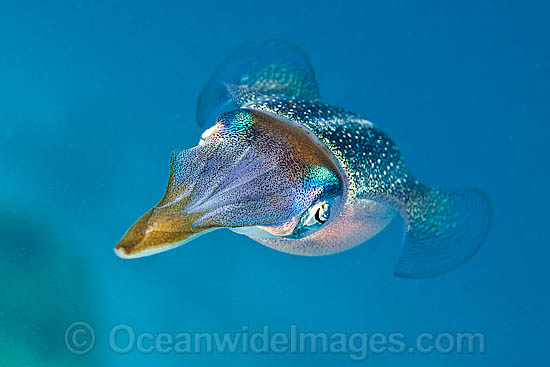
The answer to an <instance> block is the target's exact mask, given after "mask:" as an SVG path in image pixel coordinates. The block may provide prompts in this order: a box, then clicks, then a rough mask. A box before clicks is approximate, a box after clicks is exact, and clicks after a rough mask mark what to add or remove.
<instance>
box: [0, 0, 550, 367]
mask: <svg viewBox="0 0 550 367" xmlns="http://www.w3.org/2000/svg"><path fill="white" fill-rule="evenodd" d="M549 15H550V13H549V7H548V4H547V3H546V2H542V1H529V2H519V1H518V2H514V1H499V2H491V1H444V2H443V1H424V2H402V1H368V2H323V1H304V2H298V1H277V2H263V3H260V2H255V1H231V2H219V3H213V2H212V3H211V2H208V1H199V2H180V1H173V2H170V1H160V2H145V1H84V0H79V1H76V0H75V1H51V2H46V1H12V0H4V1H2V2H1V3H0V168H1V174H0V217H1V218H3V222H4V223H3V224H2V225H0V230H1V231H2V232H3V233H0V277H1V278H0V279H2V283H3V284H4V285H3V286H2V289H0V338H3V340H8V341H9V342H10V343H11V344H9V345H16V346H18V348H21V350H22V351H21V352H20V354H19V357H17V355H16V356H13V355H10V356H9V357H8V354H5V355H4V356H3V357H2V356H1V355H0V365H1V364H2V363H4V364H5V365H10V364H11V365H16V363H23V362H21V361H27V362H25V363H27V364H25V365H29V366H35V365H39V364H38V361H45V362H47V365H51V366H57V365H59V366H61V365H63V366H64V365H68V366H69V365H70V366H77V365H100V366H133V367H138V366H211V365H223V366H233V365H235V366H280V365H284V366H310V365H311V366H316V367H321V366H344V365H369V366H396V365H397V366H423V367H427V366H442V365H445V366H464V365H466V364H467V365H468V366H470V367H474V366H497V365H498V366H520V365H523V366H529V365H533V366H534V365H543V364H544V363H545V362H546V361H547V350H548V338H547V336H548V330H549V327H550V322H549V319H550V318H549V316H548V310H549V309H550V304H549V293H550V292H549V291H550V289H549V285H548V283H549V282H548V280H549V279H550V266H549V265H550V261H549V255H550V250H549V248H550V246H549V215H548V208H549V207H550V200H549V195H548V188H549V187H550V173H549V167H548V162H547V161H548V157H549V156H550V154H549V148H548V146H549V139H550V128H549V126H548V124H549V118H550V103H549V92H550V90H549V89H550V88H549V86H550V72H549V56H550V50H549V46H548V44H549V43H548V37H549V36H550V29H549V26H548V16H549ZM265 38H280V39H285V40H289V41H292V42H294V43H296V44H298V45H299V46H301V47H302V48H303V49H304V50H305V51H306V52H307V54H308V55H309V56H310V58H311V61H312V64H313V66H314V68H315V71H316V75H317V79H318V81H319V84H320V87H321V92H322V94H323V97H324V99H325V101H327V102H328V103H331V104H334V105H338V106H342V107H345V108H348V109H350V110H353V111H356V112H358V113H361V114H362V115H363V116H364V117H366V118H367V119H369V120H371V121H373V122H374V123H376V124H377V125H378V126H379V127H381V128H382V129H383V130H385V131H386V132H388V133H389V135H390V136H391V137H392V138H393V139H394V140H395V141H396V142H397V143H398V145H399V147H400V149H401V150H402V152H403V154H404V156H405V159H406V160H407V162H408V165H409V166H410V168H411V170H412V171H413V172H414V174H415V175H416V176H417V177H419V178H420V179H421V180H423V181H424V182H426V183H429V184H432V185H437V186H443V187H463V186H476V187H479V188H482V189H484V190H485V191H486V192H487V193H488V194H489V196H490V197H491V199H492V201H493V206H494V225H493V228H492V231H491V233H490V235H489V238H488V240H487V242H486V243H485V245H484V246H483V247H482V249H481V250H480V252H479V253H478V254H477V255H475V256H474V258H472V259H471V261H469V262H468V263H467V264H465V265H464V266H462V267H461V268H459V269H457V270H455V271H453V272H451V273H449V274H447V275H444V276H441V277H438V278H435V279H428V280H408V279H400V278H396V277H394V276H393V274H392V271H393V267H394V264H395V262H396V260H397V257H398V255H399V244H400V241H401V236H402V226H403V222H402V221H399V220H396V221H395V222H393V223H392V224H391V225H390V226H389V227H388V228H387V229H386V230H385V231H384V232H383V233H381V234H380V235H379V236H377V237H376V238H375V239H373V240H372V241H370V242H368V243H367V244H364V245H362V246H359V247H357V248H355V249H353V250H351V251H347V252H345V253H342V254H339V255H335V256H328V257H320V258H304V257H298V256H291V255H287V254H283V253H279V252H276V251H273V250H271V249H269V248H267V247H263V246H261V245H259V244H257V243H255V242H253V241H251V240H249V239H247V238H246V237H244V236H239V235H237V234H235V233H232V232H230V231H227V230H221V231H216V232H213V233H210V234H208V235H206V236H203V237H201V238H200V239H197V240H196V241H193V242H191V243H189V244H188V245H186V246H184V247H181V248H178V249H176V250H173V251H170V252H167V253H163V254H160V255H157V256H152V257H148V258H143V259H140V260H135V261H125V260H121V259H119V258H117V257H116V256H115V255H114V254H113V251H112V249H113V247H114V245H115V244H116V242H117V241H118V240H119V238H120V237H121V236H122V235H123V233H124V232H125V230H126V229H127V228H128V227H129V226H130V225H131V224H132V223H133V221H134V220H135V219H137V217H139V216H140V215H141V214H143V213H144V212H145V211H147V210H148V209H149V208H150V207H151V206H152V205H154V204H155V203H156V202H157V201H158V200H159V199H160V198H161V196H162V194H163V192H164V189H165V185H166V182H167V179H168V173H169V167H168V163H169V157H170V152H171V151H172V150H174V149H177V148H188V147H191V146H193V145H195V144H196V143H197V142H198V138H199V136H200V134H201V132H202V131H201V129H200V128H199V127H198V126H197V125H196V123H195V106H196V100H197V97H198V94H199V92H200V90H201V88H202V87H203V85H204V84H205V83H206V81H207V80H208V78H209V77H210V75H211V73H212V71H213V70H214V69H215V67H216V66H217V65H218V63H219V62H220V61H221V60H222V59H223V57H225V56H226V55H227V54H228V53H229V52H231V51H233V50H234V49H235V48H237V47H238V46H239V45H241V44H242V43H244V42H246V41H250V40H261V39H265ZM80 320H82V321H86V322H87V323H89V324H90V325H92V326H93V327H94V328H95V333H96V336H97V340H96V345H95V348H94V349H93V350H92V351H91V352H90V353H89V354H88V355H86V356H83V357H80V356H73V355H71V354H70V353H69V352H68V351H67V350H66V348H65V345H64V341H63V335H64V332H65V328H66V327H67V326H68V325H69V324H70V323H72V322H74V321H80ZM121 323H124V324H128V325H130V326H132V327H133V328H134V329H135V330H136V332H144V331H147V332H152V333H157V334H158V333H160V332H168V333H172V334H174V333H177V332H185V331H190V332H192V331H197V332H219V333H224V332H238V331H240V330H241V327H242V325H248V326H249V328H250V329H251V330H261V328H262V327H263V326H264V325H269V327H270V328H271V330H272V331H274V332H275V331H283V332H285V331H287V330H288V328H289V325H292V324H295V325H297V326H298V328H299V329H300V330H304V331H311V332H326V333H331V332H346V333H351V332H354V331H363V332H368V333H374V332H382V333H386V334H389V333H392V332H400V333H404V334H405V335H407V337H408V338H411V339H413V338H414V337H415V336H416V335H417V334H418V333H421V332H430V333H440V332H450V333H455V332H458V331H470V332H481V333H483V334H484V335H485V338H486V351H485V353H484V354H479V353H476V354H473V355H469V354H457V353H449V354H438V353H433V354H427V355H425V354H418V353H416V354H408V353H403V354H397V355H396V354H391V353H383V354H380V355H376V354H370V355H369V357H368V359H367V360H366V361H363V362H354V361H352V360H350V358H349V357H348V356H347V355H342V354H319V353H297V354H290V353H287V354H276V353H271V354H254V353H225V354H216V353H212V354H209V353H202V354H196V355H176V354H174V353H169V354H167V355H164V354H161V353H157V352H154V353H151V354H141V353H138V352H132V353H129V354H117V353H115V352H113V351H112V350H110V349H109V346H108V335H109V331H110V330H111V328H112V327H113V326H114V325H117V324H121ZM2 335H3V336H2ZM0 340H2V339H0ZM6 345H7V344H6ZM14 353H15V352H14ZM18 353H19V352H18ZM8 358H10V361H11V362H9V361H8ZM14 361H19V362H14ZM29 361H30V362H29ZM33 361H34V362H33ZM21 365H23V364H21Z"/></svg>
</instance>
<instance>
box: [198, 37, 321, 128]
mask: <svg viewBox="0 0 550 367" xmlns="http://www.w3.org/2000/svg"><path fill="white" fill-rule="evenodd" d="M273 94H276V95H284V96H287V97H295V98H301V99H307V100H309V101H314V102H318V101H320V100H321V95H320V93H319V88H318V86H317V82H316V81H315V75H314V73H313V69H312V67H311V64H310V62H309V60H308V58H307V56H305V54H303V52H302V51H301V50H300V49H299V48H298V47H296V46H294V45H292V44H290V43H287V42H284V41H277V40H269V41H263V42H251V43H248V44H246V45H244V46H242V47H241V48H240V49H238V50H237V51H236V52H234V53H233V54H231V55H230V56H229V57H228V58H227V59H226V60H225V61H224V62H223V63H222V64H221V66H220V67H219V68H218V70H217V71H216V72H215V73H214V75H213V76H212V78H211V80H210V81H209V82H208V84H207V85H206V86H205V87H204V89H203V90H202V92H201V95H200V97H199V101H198V104H197V122H198V123H199V125H200V126H204V125H205V124H213V123H214V122H215V121H216V118H217V117H218V116H219V115H220V114H221V113H223V112H227V111H230V110H234V109H238V108H240V107H242V106H243V105H244V104H246V103H248V102H253V101H254V100H255V99H257V98H259V97H261V96H265V95H273Z"/></svg>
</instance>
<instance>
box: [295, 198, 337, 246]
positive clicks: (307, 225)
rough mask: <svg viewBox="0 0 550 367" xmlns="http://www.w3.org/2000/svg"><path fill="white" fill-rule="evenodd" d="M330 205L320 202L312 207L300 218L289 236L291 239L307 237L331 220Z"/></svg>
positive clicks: (326, 202)
mask: <svg viewBox="0 0 550 367" xmlns="http://www.w3.org/2000/svg"><path fill="white" fill-rule="evenodd" d="M329 216H330V203H329V202H328V201H320V202H318V203H316V204H315V205H312V206H311V207H310V208H309V209H308V210H306V211H305V213H304V214H303V215H302V217H301V218H300V222H299V223H298V225H297V226H296V228H295V229H294V231H293V232H292V234H291V235H290V236H289V237H290V238H301V237H305V236H307V235H309V234H311V233H313V232H315V231H317V230H318V229H320V228H321V227H322V226H323V225H324V224H325V223H326V222H327V221H328V219H329Z"/></svg>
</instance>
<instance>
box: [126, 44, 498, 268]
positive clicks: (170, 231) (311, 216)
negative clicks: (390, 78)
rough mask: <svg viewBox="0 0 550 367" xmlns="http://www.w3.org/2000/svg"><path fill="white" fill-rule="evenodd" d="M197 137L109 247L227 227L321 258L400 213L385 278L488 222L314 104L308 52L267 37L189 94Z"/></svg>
mask: <svg viewBox="0 0 550 367" xmlns="http://www.w3.org/2000/svg"><path fill="white" fill-rule="evenodd" d="M197 118H198V121H199V124H201V125H206V124H212V123H214V122H215V123H214V126H213V127H211V128H210V129H208V130H207V131H206V132H205V133H204V134H203V138H202V139H201V142H200V144H199V146H197V147H195V148H192V149H189V150H187V151H179V152H176V153H174V155H173V158H172V174H171V178H170V183H169V187H168V190H167V193H166V195H165V197H164V198H163V200H162V201H161V202H160V203H159V204H158V205H157V206H156V207H155V208H153V209H152V210H151V211H149V212H148V213H147V214H146V215H145V216H144V217H142V218H141V219H140V220H139V221H138V222H137V223H136V224H135V225H134V226H133V227H132V228H131V229H130V230H129V231H128V233H127V234H126V235H125V237H124V238H123V239H122V240H121V242H120V243H119V245H118V246H117V249H116V250H117V254H119V255H120V256H121V257H139V256H144V255H148V254H152V253H156V252H160V251H164V250H166V249H169V248H173V247H176V246H178V245H180V244H182V243H185V242H188V241H189V240H190V239H191V238H194V237H196V236H197V235H198V234H199V233H203V232H206V231H207V230H212V229H216V228H224V227H225V228H230V229H232V230H234V231H235V232H238V233H242V234H245V235H247V236H249V237H250V238H252V239H254V240H255V241H258V242H260V243H262V244H264V245H266V246H269V247H272V248H274V249H277V250H280V251H284V252H288V253H293V254H300V255H326V254H332V253H336V252H340V251H343V250H346V249H349V248H351V247H353V246H356V245H358V244H360V243H363V242H365V241H366V240H368V239H369V238H371V237H372V236H374V235H375V234H377V233H378V232H379V231H380V230H382V229H383V228H384V227H385V226H386V225H387V224H388V223H389V222H390V221H391V219H392V218H393V217H394V215H395V214H399V215H401V216H402V217H403V219H404V223H405V226H406V228H405V231H406V233H405V240H404V243H403V250H402V255H401V257H400V259H399V262H398V264H397V267H396V271H395V273H396V275H399V276H404V277H428V276H434V275H438V274H441V273H445V272H447V271H449V270H451V269H453V268H455V267H457V266H459V265H460V264H462V263H464V262H465V261H466V260H467V259H468V258H470V257H471V256H472V255H473V254H474V253H475V252H476V251H477V249H478V248H479V247H480V246H481V244H482V242H483V241H484V239H485V237H486V235H487V233H488V230H489V227H490V222H491V208H490V202H489V200H488V198H487V197H486V196H485V195H484V194H483V193H482V192H481V191H479V190H475V189H461V190H441V189H435V188H431V187H429V186H426V185H424V184H422V183H421V182H419V181H418V180H417V179H415V178H414V177H413V176H412V175H411V174H410V172H409V171H408V170H407V167H406V165H405V163H404V161H403V158H402V156H401V153H400V152H399V150H398V148H397V146H396V145H395V143H394V142H393V141H392V140H391V139H390V138H389V137H388V136H387V135H386V134H385V133H384V132H382V131H381V130H380V129H378V128H377V127H375V126H374V125H373V124H372V123H370V122H368V121H366V120H364V119H362V118H361V117H360V116H358V115H357V114H354V113H352V112H349V111H346V110H344V109H342V108H338V107H333V106H330V105H327V104H324V103H323V102H322V101H321V97H320V93H319V89H318V87H317V84H316V82H315V78H314V74H313V70H312V69H311V66H310V63H309V61H308V60H307V58H306V57H305V56H304V55H303V54H302V53H301V51H299V50H298V49H297V48H295V47H294V46H292V45H290V44H287V43H284V42H280V41H267V42H261V43H254V44H249V45H247V46H245V47H243V48H241V49H239V50H238V51H237V52H236V53H235V54H233V55H232V56H230V57H229V58H228V59H227V60H226V61H225V62H224V63H223V64H222V66H221V67H220V69H218V71H217V72H216V73H215V74H214V76H213V78H212V80H211V81H210V82H209V83H208V84H207V86H206V87H205V89H204V90H203V92H202V94H201V97H200V99H199V104H198V109H197Z"/></svg>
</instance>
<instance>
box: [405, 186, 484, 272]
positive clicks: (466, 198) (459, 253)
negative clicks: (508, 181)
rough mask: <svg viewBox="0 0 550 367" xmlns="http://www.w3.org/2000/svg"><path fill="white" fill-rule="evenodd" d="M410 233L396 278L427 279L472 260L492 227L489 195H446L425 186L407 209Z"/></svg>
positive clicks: (472, 192) (475, 192)
mask: <svg viewBox="0 0 550 367" xmlns="http://www.w3.org/2000/svg"><path fill="white" fill-rule="evenodd" d="M405 211H406V213H405V217H406V222H407V231H406V235H405V241H404V245H403V249H402V252H401V256H400V258H399V261H398V263H397V266H396V268H395V275H397V276H400V277H407V278H427V277H432V276H436V275H439V274H443V273H446V272H448V271H450V270H452V269H454V268H456V267H458V266H460V265H462V264H463V263H465V262H466V261H467V260H468V259H469V258H470V257H472V256H473V255H474V254H475V253H476V252H477V250H478V249H479V248H480V247H481V245H482V243H483V241H484V240H485V238H486V237H487V234H488V232H489V228H490V226H491V219H492V210H491V203H490V201H489V198H488V197H487V195H486V194H485V193H484V192H482V191H480V190H476V189H462V190H454V191H443V190H437V189H432V188H428V187H427V186H422V185H421V188H420V190H418V192H417V193H416V195H414V196H413V199H412V200H410V201H409V203H407V205H406V209H405Z"/></svg>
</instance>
